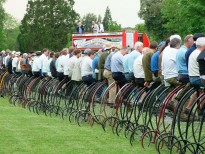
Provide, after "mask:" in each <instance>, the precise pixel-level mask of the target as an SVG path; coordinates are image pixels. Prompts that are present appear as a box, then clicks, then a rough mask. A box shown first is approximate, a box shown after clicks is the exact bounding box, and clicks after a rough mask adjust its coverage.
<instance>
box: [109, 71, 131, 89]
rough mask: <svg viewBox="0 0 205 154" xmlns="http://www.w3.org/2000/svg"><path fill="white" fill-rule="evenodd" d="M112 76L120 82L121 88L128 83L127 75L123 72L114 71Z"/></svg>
mask: <svg viewBox="0 0 205 154" xmlns="http://www.w3.org/2000/svg"><path fill="white" fill-rule="evenodd" d="M112 77H113V79H114V80H115V81H116V82H117V83H118V85H119V86H120V88H122V87H123V86H124V85H125V84H126V83H127V81H126V79H125V75H124V74H123V73H122V72H112Z"/></svg>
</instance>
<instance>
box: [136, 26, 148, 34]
mask: <svg viewBox="0 0 205 154" xmlns="http://www.w3.org/2000/svg"><path fill="white" fill-rule="evenodd" d="M134 29H135V30H136V31H138V32H144V33H147V28H146V25H145V24H138V25H136V26H135V28H134Z"/></svg>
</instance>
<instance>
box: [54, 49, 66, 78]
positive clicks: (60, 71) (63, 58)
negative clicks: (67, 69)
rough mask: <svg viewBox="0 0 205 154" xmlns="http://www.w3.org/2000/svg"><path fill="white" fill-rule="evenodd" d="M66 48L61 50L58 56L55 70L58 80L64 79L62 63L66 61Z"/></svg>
mask: <svg viewBox="0 0 205 154" xmlns="http://www.w3.org/2000/svg"><path fill="white" fill-rule="evenodd" d="M66 55H67V50H63V51H61V56H60V57H59V58H58V65H57V68H56V69H57V72H58V80H59V81H62V80H63V79H64V65H65V61H66Z"/></svg>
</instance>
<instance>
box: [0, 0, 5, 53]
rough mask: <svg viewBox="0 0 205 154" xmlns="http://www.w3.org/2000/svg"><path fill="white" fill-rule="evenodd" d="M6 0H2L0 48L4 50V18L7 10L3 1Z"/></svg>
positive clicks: (0, 9)
mask: <svg viewBox="0 0 205 154" xmlns="http://www.w3.org/2000/svg"><path fill="white" fill-rule="evenodd" d="M4 2H5V0H0V50H3V49H4V48H5V43H4V39H5V34H4V24H3V22H4V19H5V11H4V8H3V3H4Z"/></svg>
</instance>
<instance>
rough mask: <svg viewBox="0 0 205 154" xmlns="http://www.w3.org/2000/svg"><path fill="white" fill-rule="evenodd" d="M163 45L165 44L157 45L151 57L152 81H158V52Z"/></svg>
mask: <svg viewBox="0 0 205 154" xmlns="http://www.w3.org/2000/svg"><path fill="white" fill-rule="evenodd" d="M165 43H166V42H165V41H162V42H160V43H159V45H158V50H157V51H156V52H155V53H154V54H153V56H152V57H151V71H152V73H153V76H154V78H153V79H154V81H155V80H156V79H158V78H157V77H158V70H159V52H160V49H161V48H162V47H163V46H164V45H165ZM155 78H156V79H155Z"/></svg>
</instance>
